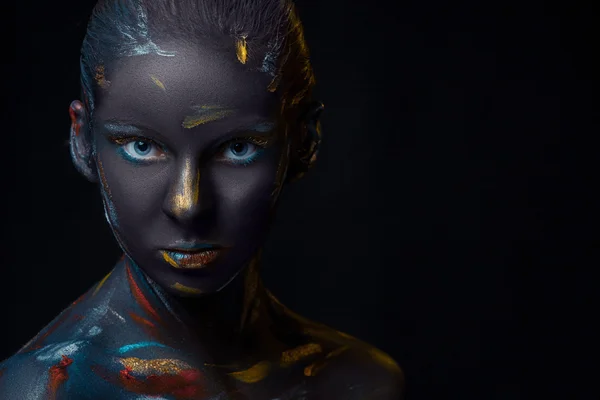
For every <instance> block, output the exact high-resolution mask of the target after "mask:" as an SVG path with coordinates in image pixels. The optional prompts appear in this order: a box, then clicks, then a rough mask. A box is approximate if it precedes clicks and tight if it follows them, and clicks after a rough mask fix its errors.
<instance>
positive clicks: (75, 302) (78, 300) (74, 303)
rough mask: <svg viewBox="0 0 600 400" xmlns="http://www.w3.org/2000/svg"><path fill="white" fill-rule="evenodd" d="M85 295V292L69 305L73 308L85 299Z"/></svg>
mask: <svg viewBox="0 0 600 400" xmlns="http://www.w3.org/2000/svg"><path fill="white" fill-rule="evenodd" d="M86 294H88V292H85V293H84V294H82V295H81V296H79V298H78V299H77V300H75V301H74V302H73V303H71V305H72V306H74V305H76V304H77V303H79V302H81V300H83V298H84V297H85V295H86Z"/></svg>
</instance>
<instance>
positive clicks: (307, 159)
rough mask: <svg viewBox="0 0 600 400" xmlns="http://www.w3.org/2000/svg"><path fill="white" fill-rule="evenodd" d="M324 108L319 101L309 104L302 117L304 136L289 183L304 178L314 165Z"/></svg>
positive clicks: (319, 140)
mask: <svg viewBox="0 0 600 400" xmlns="http://www.w3.org/2000/svg"><path fill="white" fill-rule="evenodd" d="M324 109H325V106H324V105H323V103H322V102H320V101H314V102H312V103H310V104H309V106H308V107H307V111H306V112H305V114H304V116H303V117H302V120H301V124H302V125H303V128H304V129H303V131H304V135H302V141H301V142H300V145H299V148H298V151H297V155H296V157H295V161H296V162H295V164H297V165H296V166H295V168H294V171H293V173H292V174H290V175H288V177H289V178H288V180H289V181H295V180H298V179H300V178H302V177H303V176H304V174H305V173H306V172H307V171H308V170H309V169H310V168H311V167H312V166H313V165H314V164H315V162H316V161H317V155H318V154H319V146H320V145H321V114H322V113H323V110H324Z"/></svg>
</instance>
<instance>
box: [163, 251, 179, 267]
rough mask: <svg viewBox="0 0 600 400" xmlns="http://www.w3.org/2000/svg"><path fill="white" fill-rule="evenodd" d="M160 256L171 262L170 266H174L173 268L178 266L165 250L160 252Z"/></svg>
mask: <svg viewBox="0 0 600 400" xmlns="http://www.w3.org/2000/svg"><path fill="white" fill-rule="evenodd" d="M162 256H163V258H164V259H165V261H166V262H168V263H169V264H171V265H172V266H174V267H175V268H179V265H177V263H176V262H175V260H173V259H172V258H171V256H170V255H168V254H167V253H166V252H164V251H163V252H162Z"/></svg>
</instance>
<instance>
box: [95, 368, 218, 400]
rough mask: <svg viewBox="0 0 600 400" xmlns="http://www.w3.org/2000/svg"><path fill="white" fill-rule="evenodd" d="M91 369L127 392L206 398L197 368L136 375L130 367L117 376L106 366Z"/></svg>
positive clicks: (179, 398) (180, 398)
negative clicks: (170, 372) (143, 375)
mask: <svg viewBox="0 0 600 400" xmlns="http://www.w3.org/2000/svg"><path fill="white" fill-rule="evenodd" d="M92 371H93V372H94V373H95V374H97V375H98V376H100V377H101V378H102V379H104V380H105V381H107V382H109V383H112V384H114V385H118V386H120V387H122V388H124V389H125V390H127V391H129V392H133V393H136V394H141V395H146V396H169V395H170V396H174V397H175V399H176V400H188V399H193V400H200V399H205V398H207V394H206V389H205V382H204V376H203V375H202V372H200V371H199V370H197V369H187V370H183V371H181V372H179V373H178V374H174V375H169V374H165V375H150V376H148V377H146V378H142V377H136V376H134V375H133V371H132V370H131V369H130V368H125V369H122V370H121V371H119V374H118V376H116V374H114V373H110V372H109V371H108V370H107V369H106V368H104V367H101V366H93V367H92Z"/></svg>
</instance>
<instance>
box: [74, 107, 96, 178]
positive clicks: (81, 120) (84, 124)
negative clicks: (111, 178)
mask: <svg viewBox="0 0 600 400" xmlns="http://www.w3.org/2000/svg"><path fill="white" fill-rule="evenodd" d="M69 114H70V115H71V134H70V138H69V147H70V149H71V159H72V160H73V164H74V165H75V168H76V169H77V171H79V173H81V174H82V175H83V176H85V178H86V179H87V180H89V181H90V182H97V180H98V175H97V174H96V168H95V162H94V158H93V151H92V149H93V146H92V143H91V135H90V132H89V129H90V128H89V119H88V116H87V112H86V110H85V107H84V106H83V104H81V102H80V101H79V100H75V101H74V102H72V103H71V106H70V107H69Z"/></svg>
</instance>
